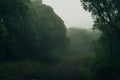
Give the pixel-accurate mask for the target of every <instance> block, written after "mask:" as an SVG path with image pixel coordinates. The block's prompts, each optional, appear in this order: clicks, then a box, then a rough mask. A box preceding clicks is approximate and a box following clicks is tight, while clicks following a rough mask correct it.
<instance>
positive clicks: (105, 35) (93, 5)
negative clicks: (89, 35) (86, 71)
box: [81, 0, 120, 80]
mask: <svg viewBox="0 0 120 80" xmlns="http://www.w3.org/2000/svg"><path fill="white" fill-rule="evenodd" d="M81 2H82V4H83V7H84V9H86V10H88V11H90V12H92V15H93V18H94V23H95V24H94V28H95V29H99V30H100V31H101V32H102V35H101V38H100V40H99V41H98V42H97V43H98V44H97V48H96V49H97V50H96V51H97V52H96V55H97V58H96V64H95V66H94V69H95V73H96V77H97V80H120V78H119V74H120V64H119V62H120V43H119V41H120V26H119V24H120V5H119V3H120V1H119V0H81Z"/></svg>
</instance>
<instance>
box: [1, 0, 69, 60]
mask: <svg viewBox="0 0 120 80" xmlns="http://www.w3.org/2000/svg"><path fill="white" fill-rule="evenodd" d="M0 20H1V24H0V26H1V27H0V28H1V32H0V33H1V34H0V35H1V38H2V37H3V38H4V37H5V38H6V34H7V38H6V39H7V40H6V41H5V40H3V39H2V41H3V42H5V43H6V44H4V45H2V46H1V47H2V48H3V46H5V47H4V50H5V53H6V55H2V56H3V57H6V56H7V57H6V59H8V60H9V59H10V60H11V59H13V60H21V59H32V60H33V59H40V60H42V59H46V58H47V57H48V58H49V57H50V53H52V52H53V51H54V50H56V49H58V48H59V49H64V47H65V46H66V44H67V36H66V28H65V25H64V22H63V21H62V20H61V18H60V17H58V16H57V15H56V14H55V13H54V11H53V9H52V8H51V7H49V6H46V5H43V4H42V1H41V0H32V1H31V0H16V1H14V0H9V1H7V0H1V2H0ZM3 42H1V43H3ZM1 54H2V53H1ZM4 59H5V58H4ZM6 59H5V60H6Z"/></svg>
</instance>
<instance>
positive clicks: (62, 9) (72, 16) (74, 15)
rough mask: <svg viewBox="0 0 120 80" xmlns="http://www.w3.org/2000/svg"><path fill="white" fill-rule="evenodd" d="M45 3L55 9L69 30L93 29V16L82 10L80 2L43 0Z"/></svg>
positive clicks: (78, 0)
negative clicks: (72, 28)
mask: <svg viewBox="0 0 120 80" xmlns="http://www.w3.org/2000/svg"><path fill="white" fill-rule="evenodd" d="M43 3H44V4H47V5H50V6H51V7H52V8H53V9H54V11H55V13H56V14H58V16H60V17H61V18H62V19H63V20H64V23H65V25H66V27H67V28H69V27H80V28H91V27H92V25H93V21H92V18H91V14H90V13H89V12H87V11H85V10H84V9H83V8H82V6H81V3H80V0H43Z"/></svg>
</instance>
